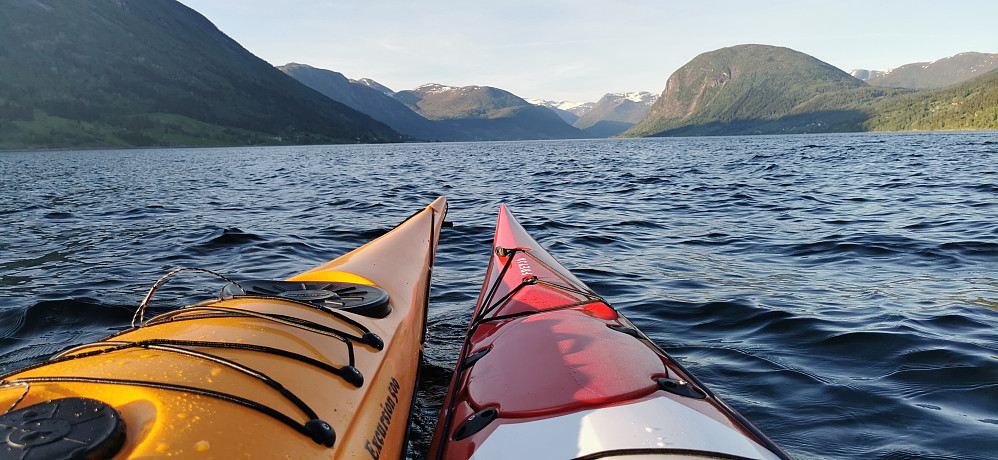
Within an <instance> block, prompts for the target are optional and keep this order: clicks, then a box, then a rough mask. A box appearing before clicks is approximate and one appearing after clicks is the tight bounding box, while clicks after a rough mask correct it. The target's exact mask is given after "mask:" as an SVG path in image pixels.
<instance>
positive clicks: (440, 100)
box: [395, 84, 589, 140]
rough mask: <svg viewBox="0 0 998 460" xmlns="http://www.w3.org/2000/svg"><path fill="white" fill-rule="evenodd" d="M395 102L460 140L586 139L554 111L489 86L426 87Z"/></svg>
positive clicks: (399, 95)
mask: <svg viewBox="0 0 998 460" xmlns="http://www.w3.org/2000/svg"><path fill="white" fill-rule="evenodd" d="M395 98H396V99H398V100H399V101H401V102H402V103H404V104H405V105H407V106H409V108H411V109H412V110H413V111H415V112H416V113H418V114H420V115H422V116H423V117H425V118H428V119H430V120H436V121H439V122H441V123H442V124H444V125H446V126H448V127H450V128H452V129H453V130H454V131H456V132H460V133H462V134H463V135H464V139H462V140H519V139H573V138H585V137H589V136H587V135H586V134H585V133H584V132H582V131H581V130H579V129H576V128H573V127H572V126H571V125H569V124H568V123H565V121H564V120H562V119H561V118H560V117H559V116H558V115H557V114H555V113H554V112H553V111H551V110H549V109H547V108H545V107H539V106H536V105H533V104H531V103H529V102H527V101H525V100H523V99H521V98H520V97H518V96H516V95H514V94H512V93H510V92H508V91H504V90H501V89H498V88H492V87H489V86H465V87H461V88H456V87H451V86H444V85H439V84H427V85H423V86H420V87H418V88H416V89H414V90H407V91H399V92H397V93H395Z"/></svg>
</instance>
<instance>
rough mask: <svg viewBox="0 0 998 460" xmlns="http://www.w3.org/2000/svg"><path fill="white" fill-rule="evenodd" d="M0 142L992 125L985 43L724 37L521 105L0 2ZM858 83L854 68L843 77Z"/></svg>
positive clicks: (206, 24)
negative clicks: (653, 76)
mask: <svg viewBox="0 0 998 460" xmlns="http://www.w3.org/2000/svg"><path fill="white" fill-rule="evenodd" d="M0 40H3V43H5V44H11V45H10V46H4V47H2V49H0V69H2V72H0V149H46V148H88V147H139V146H223V145H274V144H332V143H357V142H361V143H379V142H407V141H497V140H502V141H508V140H543V139H583V138H606V137H651V136H656V137H661V136H702V135H746V134H802V133H830V132H862V131H917V130H994V129H998V117H996V115H995V113H996V111H998V102H996V99H998V96H996V91H998V88H996V83H995V82H996V80H998V77H996V74H995V72H998V61H996V59H995V58H996V55H995V54H987V53H961V54H958V55H956V56H952V57H949V58H944V59H940V60H937V61H935V62H929V63H915V64H910V65H905V66H901V67H899V68H896V69H892V70H889V71H869V70H859V71H855V72H854V74H853V75H850V74H848V73H846V72H844V71H842V70H840V69H838V68H835V67H834V66H831V65H829V64H827V63H825V62H823V61H821V60H819V59H818V58H816V57H813V56H809V55H807V54H804V53H801V52H798V51H795V50H792V49H789V48H784V47H776V46H768V45H736V46H731V47H726V48H721V49H717V50H714V51H708V52H704V53H702V54H700V55H699V56H697V57H695V58H694V59H692V60H691V61H689V63H687V64H686V65H684V66H682V67H681V68H680V69H678V70H676V71H675V72H674V73H673V74H672V75H671V76H670V77H669V78H668V82H667V84H666V87H665V88H664V90H662V91H661V93H656V92H647V91H639V92H630V93H607V94H606V95H605V96H603V97H602V98H601V99H600V100H599V101H595V102H578V103H568V102H553V101H548V100H543V99H530V100H526V99H523V98H522V97H520V96H518V95H516V94H513V93H511V92H509V91H506V90H504V89H501V88H497V87H494V86H489V85H487V83H488V79H489V76H487V75H486V76H482V77H481V78H482V80H483V81H482V82H481V83H483V84H478V85H462V86H449V85H445V84H424V85H421V86H419V87H417V88H413V89H398V88H396V89H390V88H388V87H387V86H385V85H382V84H380V83H378V82H376V81H374V80H372V79H370V78H360V79H357V80H351V79H350V78H348V77H347V76H345V75H343V74H341V73H338V72H336V71H334V70H328V69H320V68H315V67H312V66H309V65H307V64H297V63H291V64H287V65H282V66H280V67H277V68H275V67H274V66H272V65H270V64H269V63H267V62H265V61H264V60H262V59H260V58H258V57H256V56H254V55H253V54H252V53H250V52H249V51H247V50H246V49H244V48H243V47H242V46H241V45H240V44H239V43H237V42H235V41H234V40H232V39H231V38H229V37H228V36H227V35H225V33H224V32H223V31H220V30H219V29H218V28H217V27H215V26H214V25H213V24H212V23H211V22H210V21H209V20H208V19H206V18H205V17H203V16H202V15H200V14H199V13H197V12H196V11H194V10H192V9H190V8H187V7H186V6H183V5H181V4H180V3H178V2H177V1H175V0H148V1H142V2H139V1H127V0H99V1H92V2H83V1H69V2H56V1H54V0H31V1H26V0H24V1H20V0H19V1H14V2H12V3H11V4H10V5H9V7H5V8H3V9H2V11H0ZM857 77H863V79H860V78H857Z"/></svg>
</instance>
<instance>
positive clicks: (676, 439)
mask: <svg viewBox="0 0 998 460" xmlns="http://www.w3.org/2000/svg"><path fill="white" fill-rule="evenodd" d="M428 458H431V459H467V458H474V459H478V460H487V459H516V460H525V459H596V458H641V459H645V458H649V459H650V458H684V459H690V458H693V459H696V458H715V459H717V458H720V459H786V458H789V457H788V456H787V454H786V453H784V452H783V451H782V450H780V448H779V447H777V446H776V445H775V444H773V442H772V441H770V440H769V439H768V438H767V437H766V436H765V435H763V434H762V433H761V432H760V431H759V430H758V429H756V428H755V427H754V426H752V425H751V424H750V423H749V422H748V421H747V420H745V418H743V417H742V416H741V415H739V414H738V413H737V412H735V410H734V409H732V408H731V407H730V406H728V405H727V404H725V403H724V402H723V401H721V399H720V398H718V397H717V396H716V395H714V394H713V393H712V392H711V391H710V390H708V389H707V388H706V387H705V386H704V385H703V384H702V383H701V382H700V381H698V380H697V379H696V378H694V377H693V376H692V375H690V373H689V372H688V371H686V370H685V369H684V368H683V367H682V366H681V365H679V363H677V362H676V361H675V360H674V359H672V358H671V357H670V356H669V355H667V354H666V353H665V352H664V351H662V349H660V348H659V347H657V346H656V345H655V344H654V343H652V342H651V340H650V339H649V338H648V337H647V336H646V335H645V334H644V333H642V332H641V331H639V330H638V329H637V328H636V327H635V326H634V325H633V324H632V323H631V322H630V321H628V320H627V318H625V317H624V316H623V315H622V314H620V312H618V311H616V310H614V309H613V308H612V307H611V306H610V305H609V304H608V302H607V301H606V300H604V299H603V298H602V297H600V296H599V294H596V293H595V292H593V291H592V290H591V289H589V287H587V286H586V285H585V284H584V283H583V282H582V281H579V279H578V278H576V277H575V276H573V275H572V274H571V273H569V272H568V270H567V269H565V267H563V266H562V265H561V264H559V263H558V262H557V261H556V260H555V259H554V258H553V257H551V255H549V254H548V253H547V252H546V251H545V250H544V249H543V248H542V247H541V246H540V245H539V244H538V243H537V242H536V241H534V240H533V238H531V237H530V235H528V234H527V233H526V231H525V230H524V229H523V227H521V226H520V224H519V223H518V222H517V221H516V219H515V218H514V217H513V216H512V214H510V212H509V210H508V209H507V208H506V207H505V206H504V205H503V206H500V209H499V222H498V224H497V226H496V234H495V239H494V242H493V251H492V257H491V260H490V261H489V267H488V271H487V272H486V275H485V282H484V284H483V285H482V290H481V292H480V294H479V297H478V304H477V305H476V307H475V313H474V317H473V319H472V322H471V326H470V327H469V329H468V334H467V337H466V338H465V342H464V346H463V347H462V350H461V356H460V359H459V360H458V362H457V366H456V369H455V372H454V376H453V378H452V380H451V385H450V390H449V391H448V394H447V398H446V400H445V402H444V407H443V409H442V411H441V414H440V420H439V422H438V423H437V429H436V433H435V435H434V439H433V443H432V445H431V447H430V453H429V457H428Z"/></svg>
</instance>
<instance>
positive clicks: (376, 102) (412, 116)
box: [277, 63, 461, 141]
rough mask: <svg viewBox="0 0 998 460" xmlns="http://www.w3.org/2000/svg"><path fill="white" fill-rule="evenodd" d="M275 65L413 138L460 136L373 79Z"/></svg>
mask: <svg viewBox="0 0 998 460" xmlns="http://www.w3.org/2000/svg"><path fill="white" fill-rule="evenodd" d="M277 68H278V70H280V71H282V72H284V73H286V74H288V75H290V76H291V77H294V78H295V79H296V80H298V81H299V82H301V83H303V84H305V85H306V86H308V87H309V88H312V89H314V90H316V91H318V92H320V93H322V94H323V95H324V96H326V97H328V98H329V99H332V100H334V101H336V102H339V103H342V104H345V105H347V106H348V107H350V108H352V109H354V110H357V111H359V112H362V113H365V114H367V115H368V116H370V117H371V118H374V119H375V120H378V121H380V122H382V123H384V124H386V125H388V126H390V127H391V128H392V129H394V130H396V131H398V132H400V133H403V134H405V135H407V136H409V137H411V138H413V139H420V140H430V141H436V140H455V139H457V138H460V137H461V136H460V135H459V134H457V133H454V132H452V131H451V130H450V129H448V128H447V127H446V126H442V125H440V124H438V123H434V122H432V121H430V120H427V119H426V118H424V117H422V116H420V115H419V114H417V113H415V112H413V111H412V110H410V109H409V107H407V106H406V105H405V104H403V103H401V102H399V101H398V100H397V99H396V98H394V97H393V95H394V94H395V93H394V92H393V91H391V90H390V89H388V88H387V87H386V86H384V85H381V84H380V83H378V82H376V81H374V80H371V79H364V80H361V81H353V80H349V79H347V77H345V76H343V74H340V73H338V72H333V71H331V70H325V69H317V68H315V67H312V66H309V65H305V64H298V63H291V64H286V65H283V66H279V67H277Z"/></svg>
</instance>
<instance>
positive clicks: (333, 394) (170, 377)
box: [0, 198, 446, 459]
mask: <svg viewBox="0 0 998 460" xmlns="http://www.w3.org/2000/svg"><path fill="white" fill-rule="evenodd" d="M445 213H446V200H444V199H443V198H440V199H438V200H436V201H434V202H433V204H431V205H430V206H428V207H426V208H425V209H424V210H422V211H420V212H418V213H416V214H414V215H413V216H412V217H410V218H409V219H408V220H406V221H405V222H403V223H402V224H400V225H399V226H398V227H396V228H395V229H394V230H392V231H391V232H389V233H387V234H385V235H384V236H382V237H380V238H378V239H376V240H374V241H372V242H370V243H368V244H366V245H364V246H362V247H360V248H358V249H356V250H354V251H352V252H350V253H348V254H346V255H344V256H342V257H340V258H338V259H336V260H334V261H331V262H328V263H326V264H323V265H321V266H319V267H316V268H314V269H312V270H309V271H307V272H304V273H302V274H299V275H296V276H294V277H292V278H290V279H289V280H287V281H284V282H255V283H247V286H246V287H244V288H242V287H241V288H236V289H230V290H228V291H227V293H226V294H224V295H223V296H222V298H219V299H215V300H209V301H205V302H201V303H198V304H195V305H191V306H188V307H184V308H181V309H177V310H174V311H172V312H169V313H166V314H164V315H160V316H157V317H155V318H152V319H150V320H148V321H144V322H141V324H139V325H138V327H133V328H131V329H129V330H126V331H124V332H121V333H119V334H116V335H113V336H111V337H108V338H107V339H104V340H103V341H101V342H97V343H93V344H88V345H84V346H80V347H76V348H73V349H70V350H67V351H65V352H63V353H61V354H60V355H58V356H56V357H53V358H52V359H50V360H48V361H46V362H43V363H40V364H38V365H35V366H32V367H29V368H27V369H22V370H19V371H15V372H13V373H10V374H8V375H6V376H4V377H3V379H2V380H0V406H2V407H4V408H8V407H9V408H10V409H8V410H7V413H5V414H4V415H2V416H0V432H3V433H4V434H6V435H7V439H8V442H7V443H6V444H3V443H0V453H6V454H9V455H14V454H17V455H21V457H18V458H60V455H63V454H65V452H70V453H72V452H74V451H76V450H81V451H83V452H84V453H87V452H90V455H91V456H90V457H87V458H112V457H113V458H146V457H167V456H173V457H181V458H218V459H221V458H250V457H254V458H337V457H339V458H353V457H359V456H361V455H373V456H374V458H378V457H379V456H381V455H384V456H385V457H386V458H391V457H397V456H399V455H401V452H402V451H403V449H404V447H405V441H406V435H407V432H408V423H407V422H408V420H407V419H408V416H409V410H410V407H411V404H412V397H413V392H414V387H415V384H416V379H417V371H418V366H419V360H420V359H421V355H420V354H421V349H422V341H423V331H424V328H425V319H426V303H427V298H428V295H429V284H430V275H431V273H430V272H431V267H432V264H433V259H434V255H435V251H436V245H437V239H438V235H439V231H440V227H441V224H442V222H443V218H444V215H445ZM275 286H277V288H275ZM227 289H229V288H227ZM154 290H155V289H153V291H154ZM153 291H150V295H151V294H152V292H153ZM147 300H148V297H147ZM143 305H144V304H143ZM141 313H142V309H141V308H140V311H139V312H138V315H139V316H141ZM81 401H82V402H81ZM88 401H90V402H88ZM115 418H117V419H119V420H118V422H115V421H114V420H112V419H115ZM81 419H85V420H87V421H88V422H87V423H85V424H84V423H79V422H78V420H81ZM85 425H86V426H85ZM77 426H79V429H84V428H87V429H88V430H91V428H88V427H93V429H92V430H91V431H93V433H91V434H84V433H80V432H78V431H79V429H77ZM88 433H90V431H88ZM94 433H96V434H94ZM98 434H99V435H100V436H98ZM101 436H103V437H105V439H103V440H101V439H98V438H100V437H101ZM83 438H86V442H85V443H83V444H86V445H85V446H81V443H80V439H83ZM11 439H13V441H11ZM98 441H99V442H98ZM65 456H67V457H68V455H65Z"/></svg>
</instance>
